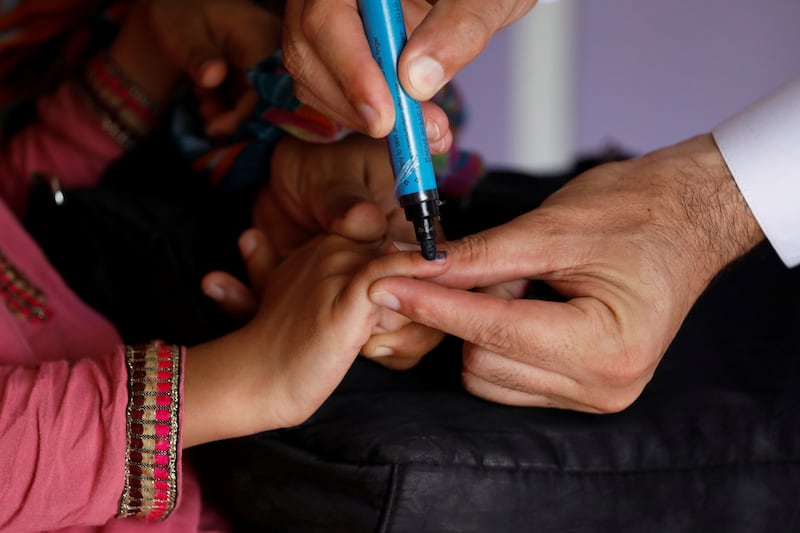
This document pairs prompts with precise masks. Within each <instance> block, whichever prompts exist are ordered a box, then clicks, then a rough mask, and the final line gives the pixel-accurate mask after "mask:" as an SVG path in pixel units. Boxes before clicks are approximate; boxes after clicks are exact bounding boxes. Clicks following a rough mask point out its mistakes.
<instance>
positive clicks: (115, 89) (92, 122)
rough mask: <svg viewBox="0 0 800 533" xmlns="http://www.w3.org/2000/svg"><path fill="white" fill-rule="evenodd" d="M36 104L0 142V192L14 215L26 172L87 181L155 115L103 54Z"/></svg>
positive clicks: (73, 183) (76, 183)
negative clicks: (31, 116)
mask: <svg viewBox="0 0 800 533" xmlns="http://www.w3.org/2000/svg"><path fill="white" fill-rule="evenodd" d="M36 104H37V106H36V107H37V112H38V120H37V122H35V123H33V124H30V125H29V126H28V127H27V128H25V129H23V130H22V131H21V132H19V133H18V134H16V135H14V136H13V137H12V138H10V139H8V140H7V141H6V143H5V144H4V145H2V147H0V194H2V196H3V197H4V198H5V200H6V204H8V206H9V207H11V209H12V210H13V211H14V213H16V214H17V216H19V215H20V214H21V213H22V211H23V210H24V208H25V205H26V204H27V198H28V188H29V185H30V177H31V174H33V173H34V172H40V173H43V174H48V175H53V176H56V177H57V178H58V179H59V181H60V182H61V184H62V185H64V186H66V187H89V186H92V185H94V184H96V183H97V182H98V181H99V179H100V177H101V176H102V175H103V171H105V169H106V168H107V167H108V165H109V164H110V163H111V162H113V161H114V160H116V159H118V158H119V157H120V156H122V154H123V153H124V151H125V150H127V149H130V148H132V147H133V146H135V145H136V143H137V142H138V141H140V140H141V139H143V138H144V137H146V136H147V135H148V134H149V133H150V131H151V130H152V129H153V127H154V126H155V124H156V121H157V119H158V111H157V109H156V108H155V106H154V104H153V102H152V101H151V99H150V98H149V97H148V95H147V94H145V92H144V91H143V90H142V89H141V87H139V86H138V85H136V84H135V83H134V82H133V81H132V80H131V79H130V78H129V77H128V76H127V75H126V74H125V73H124V72H123V70H122V69H121V68H120V67H119V66H118V65H117V64H116V63H114V61H113V60H112V59H111V58H110V57H109V56H108V55H107V54H104V53H101V54H99V55H97V56H95V57H93V58H92V59H91V60H89V62H88V63H87V65H86V68H85V69H84V72H83V74H82V75H81V76H80V77H79V79H77V80H74V81H68V82H64V83H62V84H61V85H60V86H59V88H58V89H57V90H56V91H55V92H53V93H52V94H49V95H45V96H42V97H40V98H39V100H38V101H37V102H36Z"/></svg>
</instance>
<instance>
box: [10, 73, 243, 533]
mask: <svg viewBox="0 0 800 533" xmlns="http://www.w3.org/2000/svg"><path fill="white" fill-rule="evenodd" d="M121 154H122V149H121V148H120V145H119V143H118V142H116V141H115V140H114V139H113V138H112V137H111V136H110V135H109V134H108V133H107V132H106V131H105V130H104V128H103V127H102V125H101V119H100V118H99V117H98V116H97V114H96V113H95V112H94V110H93V109H91V106H89V105H88V103H87V102H86V101H85V100H84V99H83V98H82V95H81V94H80V91H79V90H78V89H77V88H76V86H74V85H72V84H65V85H63V86H62V87H61V88H60V89H59V90H58V92H57V93H55V94H53V95H52V96H49V97H45V98H41V99H40V101H39V122H38V123H36V124H34V125H32V126H29V127H28V129H26V130H25V131H23V132H22V133H20V134H19V135H17V136H15V137H14V138H13V139H11V140H10V142H8V143H6V144H5V145H3V146H2V147H0V195H1V196H2V202H0V531H13V532H23V531H52V530H59V531H60V530H64V531H69V532H73V531H74V532H83V531H104V532H105V531H109V532H129V531H130V532H133V531H149V532H167V531H169V532H181V533H187V532H193V531H225V530H227V529H228V528H227V526H226V524H225V522H224V521H223V520H221V519H220V517H219V516H218V515H216V514H215V513H214V512H213V511H212V510H210V509H207V508H204V506H203V505H202V502H201V495H200V490H199V485H198V482H197V479H196V477H195V476H194V475H193V473H192V471H191V470H190V469H189V468H188V467H182V464H181V461H182V458H181V448H180V423H179V422H180V414H181V413H180V406H181V396H182V392H183V391H182V379H181V375H182V374H181V372H182V367H183V350H181V349H180V348H178V347H173V346H168V345H163V344H159V343H152V344H149V345H147V346H141V347H124V346H122V345H121V341H120V338H119V335H118V334H117V332H116V330H115V329H114V327H113V326H112V325H111V324H110V323H109V322H108V321H106V320H105V319H104V318H103V317H101V316H99V315H98V314H97V313H96V312H94V311H93V310H92V309H91V308H89V307H88V306H87V305H86V304H85V303H83V302H82V301H81V300H80V299H79V298H78V297H77V296H76V295H75V294H74V293H73V292H72V291H71V290H70V289H69V288H68V287H67V286H66V285H65V283H64V282H63V280H62V279H61V278H60V276H59V275H58V273H57V272H55V271H54V269H53V268H52V266H50V264H49V263H48V261H47V259H46V258H45V257H44V255H43V253H42V251H41V250H40V249H39V248H38V246H37V245H36V244H35V243H34V242H33V240H32V239H31V238H30V236H29V235H28V234H27V233H26V232H25V230H24V228H23V227H22V226H21V225H20V223H19V221H18V218H17V217H18V216H19V214H20V213H22V212H23V211H24V207H25V203H26V199H27V191H28V176H29V175H30V174H31V172H33V171H37V170H38V171H44V172H52V173H55V174H57V175H58V176H59V177H60V179H61V180H62V181H63V182H64V183H65V184H68V185H72V186H79V185H85V186H90V185H92V184H93V183H94V182H95V181H96V180H97V179H98V176H100V174H101V172H102V170H103V169H104V168H105V166H106V165H107V164H108V163H110V162H111V161H113V160H114V159H116V158H118V157H119V156H120V155H121ZM122 516H124V517H126V518H119V517H122ZM148 520H149V521H148Z"/></svg>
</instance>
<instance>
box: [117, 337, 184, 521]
mask: <svg viewBox="0 0 800 533" xmlns="http://www.w3.org/2000/svg"><path fill="white" fill-rule="evenodd" d="M180 354H181V350H180V348H179V347H178V346H173V345H168V344H163V343H161V342H158V341H155V342H152V343H148V344H145V345H136V346H128V347H127V349H126V362H127V365H128V394H129V397H128V409H127V438H128V446H127V452H126V457H125V486H124V488H123V493H122V498H121V499H120V506H119V516H120V517H134V518H138V519H141V520H145V521H147V522H154V521H158V520H163V519H165V518H166V517H167V516H169V514H170V513H171V512H172V510H173V508H174V507H175V502H176V501H177V496H178V494H177V487H178V480H177V477H178V412H179V406H180V398H179V390H180V375H179V374H180Z"/></svg>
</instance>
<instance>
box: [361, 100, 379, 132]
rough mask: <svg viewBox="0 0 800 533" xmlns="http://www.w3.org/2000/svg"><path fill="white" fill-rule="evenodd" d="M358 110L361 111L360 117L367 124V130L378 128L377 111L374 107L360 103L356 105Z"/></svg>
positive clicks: (371, 130)
mask: <svg viewBox="0 0 800 533" xmlns="http://www.w3.org/2000/svg"><path fill="white" fill-rule="evenodd" d="M358 112H359V113H361V118H363V119H364V122H365V123H366V124H367V132H373V131H375V130H377V129H378V126H380V124H378V119H379V117H378V112H377V111H375V108H373V107H372V106H370V105H368V104H361V105H359V106H358Z"/></svg>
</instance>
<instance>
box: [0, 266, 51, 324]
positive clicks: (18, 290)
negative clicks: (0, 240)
mask: <svg viewBox="0 0 800 533" xmlns="http://www.w3.org/2000/svg"><path fill="white" fill-rule="evenodd" d="M0 299H2V300H3V301H4V302H5V304H6V307H7V308H8V310H9V311H11V314H12V315H14V316H16V317H17V318H21V319H23V320H27V321H28V322H34V323H36V322H39V323H41V322H46V321H47V320H49V319H50V317H51V316H52V314H53V311H52V309H50V307H49V306H48V305H47V296H45V294H44V293H43V292H42V290H41V289H39V288H38V287H37V286H36V285H34V284H33V282H31V281H30V280H29V279H28V278H27V277H26V276H25V275H24V274H23V273H22V271H20V270H19V269H18V268H17V267H16V266H15V265H14V264H13V263H12V262H11V261H10V260H9V259H8V258H7V257H6V256H5V254H4V253H3V252H2V251H0Z"/></svg>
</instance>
